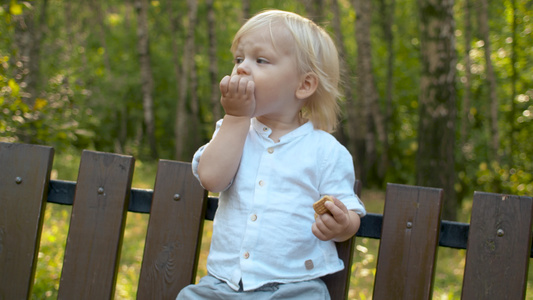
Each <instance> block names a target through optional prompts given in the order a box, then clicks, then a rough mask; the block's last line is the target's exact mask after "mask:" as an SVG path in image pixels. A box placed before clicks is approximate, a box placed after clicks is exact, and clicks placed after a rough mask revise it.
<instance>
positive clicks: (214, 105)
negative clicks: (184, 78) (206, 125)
mask: <svg viewBox="0 0 533 300" xmlns="http://www.w3.org/2000/svg"><path fill="white" fill-rule="evenodd" d="M205 4H206V6H207V30H208V32H207V34H208V38H209V47H208V49H209V81H210V82H211V96H210V97H209V99H210V100H211V101H210V103H211V111H212V112H213V119H214V120H215V121H218V120H219V119H221V118H222V112H221V110H220V93H219V88H218V84H219V79H218V66H217V63H218V59H217V38H216V22H215V21H216V20H215V9H214V7H213V0H206V2H205Z"/></svg>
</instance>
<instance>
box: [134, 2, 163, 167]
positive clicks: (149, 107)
mask: <svg viewBox="0 0 533 300" xmlns="http://www.w3.org/2000/svg"><path fill="white" fill-rule="evenodd" d="M136 8H137V15H138V17H137V18H138V20H137V37H138V39H139V41H138V48H139V61H140V66H141V90H142V99H143V114H144V124H145V126H146V136H147V138H148V143H149V146H150V155H151V157H152V158H153V159H156V158H157V157H158V154H157V144H156V140H155V119H154V100H153V98H152V90H153V87H154V80H153V77H152V66H151V64H150V49H149V48H150V43H149V39H148V18H147V15H148V0H137V2H136Z"/></svg>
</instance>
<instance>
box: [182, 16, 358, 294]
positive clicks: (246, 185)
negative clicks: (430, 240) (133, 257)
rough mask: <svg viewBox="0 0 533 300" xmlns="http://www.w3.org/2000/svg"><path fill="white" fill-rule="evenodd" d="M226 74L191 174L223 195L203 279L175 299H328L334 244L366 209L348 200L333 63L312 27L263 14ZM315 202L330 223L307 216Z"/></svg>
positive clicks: (350, 176) (324, 39)
mask: <svg viewBox="0 0 533 300" xmlns="http://www.w3.org/2000/svg"><path fill="white" fill-rule="evenodd" d="M231 51H232V52H233V55H234V61H235V66H234V68H233V72H232V73H231V75H230V76H226V77H224V78H223V79H222V81H221V82H220V90H221V94H222V97H221V103H222V106H223V107H224V110H225V112H226V114H225V116H224V118H223V120H220V121H219V122H217V127H216V130H215V133H214V135H213V138H212V140H211V141H210V142H209V143H208V144H207V145H204V146H202V147H201V148H200V149H199V150H198V151H197V152H196V154H195V155H194V159H193V172H194V174H195V175H196V176H197V177H198V179H199V180H200V182H201V184H202V185H203V186H204V187H205V188H206V189H207V190H209V191H212V192H220V198H219V207H218V210H217V213H216V216H215V220H214V223H213V237H212V241H211V249H210V253H209V257H208V261H207V270H208V273H209V275H208V276H206V277H204V278H202V279H201V280H200V282H199V283H198V284H197V285H190V286H188V287H186V288H185V289H183V290H182V292H180V294H179V295H178V299H254V300H256V299H274V298H275V299H329V293H328V290H327V287H326V286H325V284H324V283H323V282H322V281H321V280H320V277H322V276H324V275H327V274H330V273H334V272H337V271H340V270H342V269H343V267H344V266H343V263H342V261H341V260H340V259H339V258H338V255H337V252H336V248H335V243H334V242H335V241H344V240H347V239H349V238H350V237H352V236H353V235H354V234H355V233H356V232H357V230H358V229H359V224H360V217H361V216H364V215H365V213H366V211H365V209H364V206H363V204H362V202H361V201H360V200H359V198H358V197H357V196H356V195H355V193H354V191H353V187H354V181H355V175H354V169H353V162H352V158H351V156H350V154H349V152H348V151H347V150H346V148H344V147H343V146H342V145H341V144H340V143H339V142H337V141H336V140H335V138H334V137H333V136H332V135H331V134H329V133H327V132H326V131H331V130H333V129H334V127H335V125H336V124H337V113H338V104H337V99H338V96H339V91H338V82H339V60H338V53H337V50H336V48H335V45H334V44H333V42H332V40H331V38H330V37H329V35H328V34H327V33H326V32H325V31H324V30H323V29H322V28H320V27H319V26H317V25H316V24H315V23H313V22H312V21H310V20H308V19H306V18H303V17H301V16H299V15H297V14H294V13H289V12H283V11H277V10H273V11H265V12H263V13H260V14H258V15H256V16H254V17H253V18H251V19H250V20H249V21H248V22H246V23H245V24H244V25H243V26H242V27H241V29H240V30H239V31H238V32H237V34H236V36H235V38H234V40H233V44H232V47H231ZM324 195H331V196H332V197H333V198H334V202H330V203H326V207H327V209H328V210H329V213H326V214H322V215H319V216H317V217H316V219H315V216H314V212H313V207H312V205H313V203H314V202H315V201H317V200H318V199H319V198H321V197H322V196H324Z"/></svg>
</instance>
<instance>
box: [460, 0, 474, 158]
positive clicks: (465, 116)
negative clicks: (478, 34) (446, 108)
mask: <svg viewBox="0 0 533 300" xmlns="http://www.w3.org/2000/svg"><path fill="white" fill-rule="evenodd" d="M470 12H471V4H470V0H465V3H464V20H465V29H464V33H465V77H464V90H465V91H464V93H463V105H462V117H461V145H460V146H461V150H464V149H466V148H465V146H466V143H467V141H468V132H469V131H470V130H469V128H470V118H471V114H470V106H471V104H470V98H471V97H472V92H471V88H472V60H471V58H470V50H472V46H471V43H472V16H471V13H470Z"/></svg>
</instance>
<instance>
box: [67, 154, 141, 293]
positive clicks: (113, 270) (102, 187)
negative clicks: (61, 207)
mask: <svg viewBox="0 0 533 300" xmlns="http://www.w3.org/2000/svg"><path fill="white" fill-rule="evenodd" d="M133 165H134V158H133V157H131V156H123V155H118V154H109V153H101V152H93V151H86V150H85V151H83V153H82V157H81V163H80V169H79V174H78V181H77V182H78V183H77V185H76V192H75V197H74V203H73V206H72V215H71V220H70V227H69V233H68V237H67V245H66V247H65V258H64V261H63V270H62V273H61V280H60V285H59V293H58V299H111V298H112V297H113V295H114V290H115V283H116V278H117V269H118V264H119V257H120V251H121V247H122V237H123V235H124V226H125V221H126V213H127V207H128V202H129V195H130V189H131V180H132V175H133Z"/></svg>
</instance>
